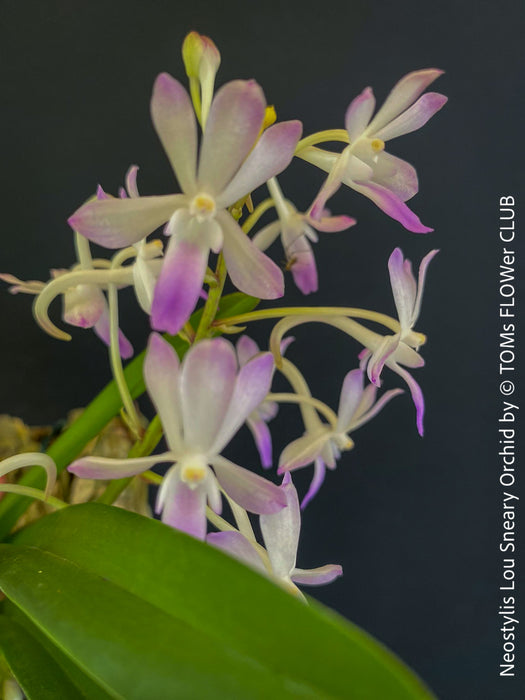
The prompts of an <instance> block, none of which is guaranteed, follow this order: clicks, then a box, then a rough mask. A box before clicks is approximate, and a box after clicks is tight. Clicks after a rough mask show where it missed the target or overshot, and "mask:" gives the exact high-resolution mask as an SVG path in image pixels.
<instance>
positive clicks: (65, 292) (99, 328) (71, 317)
mask: <svg viewBox="0 0 525 700" xmlns="http://www.w3.org/2000/svg"><path fill="white" fill-rule="evenodd" d="M84 269H85V268H84ZM88 269H90V270H92V271H94V268H93V267H90V268H88ZM78 272H79V267H78V265H75V266H74V267H73V268H72V269H71V270H51V277H52V280H50V281H49V282H48V283H45V282H38V281H36V280H30V281H28V282H24V281H23V280H20V279H18V278H17V277H15V276H14V275H11V274H0V279H1V280H3V281H4V282H7V283H8V284H10V285H11V287H9V292H10V293H11V294H18V293H22V294H34V295H35V296H36V297H37V298H36V299H35V306H34V309H35V317H36V320H37V321H38V322H39V324H40V325H41V326H42V327H43V329H44V330H45V331H47V332H48V333H51V335H55V336H58V337H62V338H64V339H67V340H69V339H70V336H69V335H68V334H66V333H63V332H62V331H58V329H55V326H54V325H53V324H52V323H51V321H49V318H48V317H47V313H45V314H44V315H42V314H41V313H40V307H41V306H44V305H42V304H40V303H39V302H40V301H41V298H42V299H43V298H44V297H45V296H47V294H48V292H49V290H50V289H54V288H55V285H53V283H54V282H55V281H56V280H60V282H59V284H60V288H59V291H57V294H59V293H60V294H61V295H62V306H63V310H62V319H63V320H64V321H65V322H66V323H68V324H70V325H71V326H77V327H79V328H92V329H93V331H94V332H95V334H96V335H97V336H98V337H99V338H100V339H101V340H102V341H103V342H104V343H105V344H106V345H108V346H109V344H110V323H109V307H108V302H107V300H106V297H105V295H104V293H103V291H102V289H101V286H100V285H97V284H91V283H89V282H87V283H86V282H81V281H80V282H79V281H78V280H79V275H78V274H76V275H75V277H74V278H73V279H74V280H75V282H76V283H72V284H71V286H68V284H67V281H68V280H69V275H70V274H71V273H73V274H74V273H78ZM54 296H55V295H52V296H51V298H50V299H49V300H48V301H47V302H46V304H45V307H47V306H48V305H49V303H50V301H51V300H52V299H53V298H54ZM55 331H56V332H55ZM119 351H120V355H121V357H123V358H124V359H128V358H130V357H131V356H132V355H133V346H132V345H131V343H130V342H129V340H128V339H127V338H126V336H125V335H124V333H122V331H121V330H120V329H119Z"/></svg>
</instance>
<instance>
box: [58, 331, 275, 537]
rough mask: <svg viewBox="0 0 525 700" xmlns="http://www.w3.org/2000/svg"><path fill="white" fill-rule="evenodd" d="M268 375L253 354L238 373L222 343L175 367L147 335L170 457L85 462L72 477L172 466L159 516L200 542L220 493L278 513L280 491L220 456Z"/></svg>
mask: <svg viewBox="0 0 525 700" xmlns="http://www.w3.org/2000/svg"><path fill="white" fill-rule="evenodd" d="M272 374H273V358H272V355H271V353H261V354H259V355H257V356H256V357H255V358H253V359H251V360H250V361H249V362H247V363H246V364H245V365H244V366H243V367H241V368H240V370H238V368H237V359H236V356H235V350H234V349H233V346H232V345H231V343H229V342H228V341H227V340H224V339H223V338H214V339H209V340H203V341H201V342H199V343H197V344H196V345H194V346H192V347H191V348H190V349H189V350H188V352H187V353H186V355H185V357H184V360H183V361H182V364H180V365H179V360H178V357H177V355H176V353H175V351H174V350H173V348H172V347H171V345H170V344H169V343H168V342H167V341H165V340H163V339H162V337H161V336H160V335H158V334H156V333H152V334H151V336H150V340H149V343H148V349H147V353H146V359H145V361H144V378H145V381H146V387H147V389H148V392H149V394H150V396H151V399H152V401H153V403H154V405H155V408H156V409H157V411H158V414H159V416H160V419H161V422H162V425H163V427H164V431H165V435H166V440H167V442H168V447H169V451H168V452H165V453H163V454H160V455H155V456H152V457H139V458H135V459H124V460H117V459H105V458H102V457H100V458H99V457H85V458H81V459H79V460H77V461H76V462H74V463H73V464H72V465H71V466H70V467H69V471H70V472H73V474H76V475H77V476H80V477H87V478H89V479H116V478H120V477H123V476H133V475H136V474H140V473H141V472H143V471H145V470H147V469H149V468H150V467H151V466H153V465H154V464H157V463H159V462H171V463H172V464H173V466H172V467H170V469H169V470H168V472H167V474H166V476H165V477H164V480H163V483H162V486H161V488H160V490H159V493H158V497H157V505H156V510H157V512H162V520H163V521H164V522H165V523H167V524H168V525H171V526H172V527H175V528H177V529H180V530H183V531H185V532H187V533H189V534H190V535H193V536H194V537H198V538H200V539H204V537H205V535H206V502H208V503H209V504H210V507H211V508H212V510H214V511H215V512H216V513H219V512H220V510H221V495H220V489H223V490H224V492H225V493H227V494H228V496H229V497H231V498H232V499H233V500H234V501H235V502H236V503H238V504H240V505H241V506H242V507H243V508H245V509H247V510H249V511H251V512H253V513H276V512H277V511H279V510H280V509H281V508H283V507H284V506H285V505H286V498H285V497H284V495H283V493H282V491H281V490H280V489H279V487H278V486H275V484H272V483H270V482H269V481H267V480H266V479H263V478H262V477H259V476H257V475H256V474H253V473H251V472H249V471H247V470H246V469H243V468H242V467H239V466H237V465H236V464H233V463H232V462H230V461H229V460H227V459H225V458H224V457H222V456H221V454H220V453H221V451H222V450H223V448H224V447H225V446H226V444H227V443H228V442H229V441H230V440H231V438H232V437H233V436H234V434H235V433H236V432H237V431H238V430H239V428H240V427H241V425H242V424H243V423H244V422H245V420H246V419H247V417H248V416H249V415H250V414H251V413H252V411H254V410H255V409H256V408H257V406H259V404H260V403H261V402H262V401H264V398H265V397H266V395H267V394H268V392H269V389H270V384H271V380H272ZM210 465H211V466H213V471H212V469H211V467H210Z"/></svg>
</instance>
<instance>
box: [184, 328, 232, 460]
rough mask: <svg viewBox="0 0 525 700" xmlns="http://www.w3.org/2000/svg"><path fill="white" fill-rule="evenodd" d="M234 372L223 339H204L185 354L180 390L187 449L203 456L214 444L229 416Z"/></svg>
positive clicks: (225, 341)
mask: <svg viewBox="0 0 525 700" xmlns="http://www.w3.org/2000/svg"><path fill="white" fill-rule="evenodd" d="M236 373H237V358H236V357H235V351H234V349H233V347H232V345H231V343H229V342H228V341H227V340H224V338H214V339H211V340H209V339H208V340H203V341H201V342H200V343H197V345H194V346H193V347H192V348H191V349H190V350H189V351H188V352H187V354H186V356H185V358H184V361H183V363H182V372H181V377H180V391H181V399H182V417H183V423H184V437H185V442H186V443H187V445H188V446H191V447H192V448H193V449H195V450H198V451H200V452H204V453H206V452H208V451H209V450H210V449H211V448H212V444H213V443H215V442H216V440H217V437H218V433H219V432H221V431H222V426H223V424H224V422H225V420H226V417H227V414H228V408H229V406H230V402H231V400H232V394H233V393H234V386H235V379H236ZM221 446H222V445H221Z"/></svg>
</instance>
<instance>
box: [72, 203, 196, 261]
mask: <svg viewBox="0 0 525 700" xmlns="http://www.w3.org/2000/svg"><path fill="white" fill-rule="evenodd" d="M185 202H186V197H184V195H179V194H170V195H164V196H161V197H137V198H133V199H131V198H130V199H115V198H111V199H101V200H94V201H91V202H88V203H87V204H84V205H83V206H82V207H80V209H77V211H76V212H75V213H74V214H73V215H72V216H71V217H70V218H69V219H68V223H69V225H70V226H71V228H72V229H73V230H74V231H77V232H78V233H81V234H82V235H83V236H85V237H86V238H88V239H89V240H90V241H94V242H95V243H98V244H99V245H102V246H104V247H105V248H124V247H125V246H129V245H132V244H133V243H138V241H140V240H141V239H142V238H144V237H145V236H147V235H148V234H150V233H151V232H152V231H154V230H155V229H157V228H158V227H159V226H162V225H163V224H165V223H166V221H168V219H169V218H170V217H171V216H172V215H173V212H174V211H175V210H176V209H177V208H178V207H181V206H183V205H184V203H185Z"/></svg>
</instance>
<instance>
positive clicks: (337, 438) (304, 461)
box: [277, 369, 403, 508]
mask: <svg viewBox="0 0 525 700" xmlns="http://www.w3.org/2000/svg"><path fill="white" fill-rule="evenodd" d="M376 392H377V387H375V386H374V385H373V384H369V385H368V386H367V387H366V388H365V387H364V373H363V371H362V370H360V369H354V370H351V371H350V372H348V374H347V375H346V377H345V378H344V381H343V386H342V388H341V396H340V399H339V410H338V412H337V423H336V425H335V427H332V426H330V425H327V424H326V423H323V422H322V421H321V420H320V419H319V417H318V415H317V412H316V411H315V410H313V409H308V407H306V410H305V408H303V417H304V419H305V428H306V432H305V434H304V435H303V436H302V437H300V438H298V439H297V440H294V441H293V442H291V443H290V444H289V445H288V446H287V447H285V449H284V450H283V452H282V453H281V456H280V458H279V469H278V472H277V473H278V474H282V473H286V472H290V471H293V470H295V469H299V468H301V467H305V466H306V465H308V464H311V463H312V462H313V463H314V476H313V479H312V483H311V485H310V488H309V489H308V492H307V494H306V496H305V497H304V499H303V501H302V503H301V508H305V507H306V506H307V505H308V503H309V502H310V501H311V500H312V499H313V498H314V496H315V495H316V494H317V492H318V491H319V489H320V488H321V485H322V483H323V481H324V477H325V472H326V467H328V469H335V467H336V462H337V460H338V459H339V457H340V456H341V452H342V451H345V450H350V449H352V447H353V446H354V443H353V441H352V440H351V439H350V437H349V433H351V432H353V431H354V430H357V428H360V427H361V426H362V425H364V424H365V423H368V421H369V420H371V419H372V418H373V417H374V416H376V415H377V414H378V413H379V411H381V409H382V408H383V407H384V406H385V405H386V404H387V403H388V402H389V401H390V400H391V399H393V398H394V396H397V395H398V394H402V393H403V391H402V389H392V390H390V391H387V392H385V393H384V394H383V396H382V397H381V398H380V399H379V400H378V401H376Z"/></svg>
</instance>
